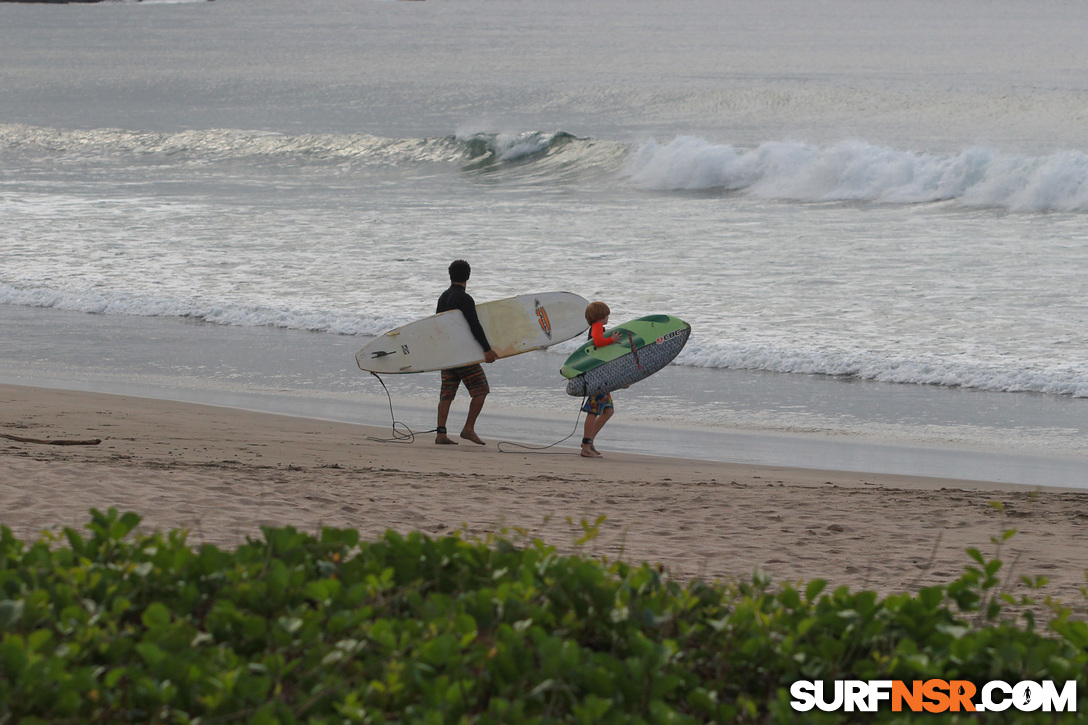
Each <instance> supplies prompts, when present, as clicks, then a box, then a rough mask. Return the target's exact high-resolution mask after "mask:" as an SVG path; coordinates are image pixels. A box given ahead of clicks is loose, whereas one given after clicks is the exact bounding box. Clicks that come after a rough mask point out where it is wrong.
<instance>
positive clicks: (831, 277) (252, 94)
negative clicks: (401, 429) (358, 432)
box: [0, 0, 1088, 485]
mask: <svg viewBox="0 0 1088 725" xmlns="http://www.w3.org/2000/svg"><path fill="white" fill-rule="evenodd" d="M1084 27H1088V6H1086V5H1084V4H1080V3H1067V2H1057V1H1047V0H1044V1H1043V2H1027V1H1026V0H997V1H996V2H995V1H992V0H986V1H985V2H983V1H981V0H979V1H974V2H972V1H969V0H968V1H965V2H956V3H943V2H936V1H935V0H902V1H901V2H895V3H874V2H862V1H860V0H859V1H856V2H855V1H851V0H831V1H830V2H826V3H818V4H816V3H811V2H805V0H781V1H778V0H771V1H769V2H762V3H724V2H719V1H717V0H690V1H689V0H678V1H677V2H670V3H661V2H653V1H650V0H632V1H630V2H624V3H611V2H604V1H603V0H578V1H577V2H575V1H573V0H569V1H568V0H556V1H554V2H551V1H548V2H537V3H529V2H510V1H509V0H466V1H464V2H441V1H439V0H427V1H426V2H394V1H388V2H386V1H382V0H316V1H315V2H309V3H305V4H300V3H295V2H289V1H288V0H216V2H184V1H183V2H156V3H149V2H143V3H128V2H122V3H102V4H97V5H72V6H52V5H23V4H3V5H0V47H2V48H3V58H2V59H0V324H2V327H0V330H2V336H3V338H4V342H3V350H0V378H4V379H8V380H17V381H34V380H38V381H45V382H49V383H50V384H56V385H66V384H67V385H92V384H97V385H105V384H107V383H108V382H109V383H110V384H129V385H148V386H150V387H149V388H148V390H149V391H152V392H149V394H155V392H154V391H155V390H157V391H159V393H158V394H171V395H176V394H177V393H176V392H174V393H170V392H169V391H171V390H173V391H176V390H178V389H186V390H190V391H204V394H207V391H219V392H218V393H216V394H223V393H224V392H233V393H238V394H261V393H265V394H269V395H273V394H274V395H284V396H288V397H293V398H296V399H307V398H309V399H310V400H315V399H325V400H328V399H337V400H345V401H349V402H352V401H353V402H356V403H359V404H360V405H362V404H363V403H366V404H367V405H372V404H373V405H376V406H377V407H376V410H379V411H380V410H381V405H380V403H381V401H382V400H383V399H384V394H385V392H384V390H383V389H380V387H379V386H378V385H376V381H375V380H374V379H373V378H371V377H370V376H368V375H365V374H363V373H361V372H360V371H358V370H352V369H351V366H352V365H353V361H352V360H351V357H350V353H351V351H352V349H353V348H357V347H359V346H361V344H362V343H363V342H365V341H366V339H369V336H373V335H376V334H380V333H381V332H383V331H385V330H387V329H390V328H392V327H395V326H397V325H400V324H404V323H406V322H409V321H411V320H413V319H415V318H418V317H421V316H424V315H427V314H430V313H431V312H433V309H434V300H435V299H436V298H437V296H438V294H439V293H441V291H442V290H443V289H444V288H445V286H446V276H445V270H446V266H447V265H448V264H449V262H450V261H451V260H453V259H456V258H465V259H468V260H469V261H470V262H471V263H472V264H473V269H474V274H473V277H472V280H471V282H470V287H469V291H470V293H472V294H473V295H474V296H475V298H476V299H477V301H482V300H487V299H495V298H499V297H506V296H511V295H515V294H521V293H525V292H532V291H547V290H569V291H573V292H577V293H579V294H581V295H583V296H584V297H587V298H590V299H602V300H604V301H606V302H607V303H608V304H609V305H610V306H611V308H612V310H613V314H612V320H613V322H620V321H622V320H624V319H628V318H631V317H637V316H641V315H644V314H651V313H658V312H664V313H669V314H674V315H677V316H679V317H682V318H683V319H685V320H687V321H688V322H690V323H691V325H692V328H693V334H692V338H691V341H690V342H689V344H688V347H687V348H686V349H685V350H684V352H683V353H682V354H681V355H680V357H679V358H677V360H676V361H675V364H674V365H673V366H670V368H669V369H667V370H666V371H663V372H662V373H659V374H658V376H655V378H656V377H660V380H653V381H652V384H651V381H647V382H646V383H645V384H640V386H638V387H637V388H633V389H632V390H631V391H629V392H627V391H625V393H624V395H625V396H626V399H625V400H624V399H623V397H619V398H618V402H620V403H621V405H622V408H621V411H622V413H623V417H624V419H626V420H627V421H629V422H632V423H645V424H647V425H657V426H665V427H671V428H676V427H700V428H703V429H710V430H717V431H719V432H730V433H739V434H749V433H765V434H772V435H777V434H789V435H794V436H802V437H804V436H807V437H808V438H810V439H822V440H834V441H839V442H841V441H843V440H851V441H867V440H872V441H877V442H879V443H881V444H889V445H906V446H919V447H926V448H931V449H932V448H942V447H944V448H949V447H953V448H962V449H971V450H974V451H982V452H985V451H1001V452H1010V451H1011V452H1014V453H1016V454H1018V455H1023V456H1028V457H1033V458H1038V459H1062V460H1069V461H1082V462H1083V461H1084V460H1086V459H1088V442H1086V441H1088V437H1086V436H1085V433H1088V407H1086V406H1088V400H1085V399H1086V398H1088V325H1086V322H1088V272H1086V271H1085V270H1086V269H1088V264H1086V263H1088V125H1086V124H1085V123H1084V119H1085V116H1086V113H1088V85H1086V83H1085V81H1084V73H1083V69H1084V67H1085V64H1086V62H1088V49H1086V46H1085V45H1084V43H1083V38H1082V32H1083V28H1084ZM88 313H89V314H88ZM73 315H74V316H73ZM28 316H29V317H28ZM89 320H93V324H92V323H90V322H88V321H89ZM193 325H199V326H201V330H202V331H201V332H200V333H199V334H197V333H195V332H194V328H193ZM149 326H150V327H149ZM137 331H138V332H137ZM93 334H98V335H99V337H98V338H95V339H90V338H88V337H87V336H88V335H93ZM252 334H259V335H261V336H262V337H261V338H260V339H261V340H264V341H265V342H262V343H261V344H260V346H259V350H258V349H254V350H253V351H252V353H251V357H250V358H248V359H247V358H246V353H245V349H246V348H245V345H246V344H249V343H251V342H252V341H253V339H254V338H252V337H251V335H252ZM266 334H272V335H275V336H276V337H274V338H272V339H273V340H275V342H267V338H265V337H263V336H264V335H266ZM130 336H131V337H130ZM149 339H150V340H155V341H157V342H155V343H151V342H148V340H149ZM77 340H78V344H77V343H76V341H77ZM169 340H186V341H187V342H189V343H190V345H189V347H186V349H185V350H184V352H182V351H179V350H177V349H176V346H167V345H164V344H163V343H162V342H161V341H169ZM569 348H570V344H568V345H559V346H557V347H556V348H554V349H553V350H551V351H549V352H547V353H542V354H539V355H536V354H534V355H532V356H525V357H526V358H530V357H531V358H532V359H531V360H527V361H521V362H518V363H515V362H514V361H502V362H500V363H496V364H495V365H494V366H491V367H490V368H489V373H491V375H492V380H493V387H494V389H495V392H494V394H493V397H492V400H493V401H494V402H493V403H490V404H489V405H492V406H494V407H495V409H496V411H498V410H503V411H506V412H507V413H509V414H512V415H515V414H518V415H520V416H521V417H523V418H526V419H530V420H534V419H546V418H554V419H556V420H562V419H563V418H564V416H567V415H568V414H570V416H571V417H573V415H574V414H576V412H577V407H576V401H573V400H571V399H569V398H566V397H565V396H563V394H562V383H563V381H562V380H561V379H560V378H559V377H558V374H557V370H558V367H559V365H560V364H561V363H562V360H563V356H564V354H565V353H566V352H569ZM87 349H95V350H100V351H105V353H104V354H99V355H97V356H95V357H89V356H87V355H86V354H85V353H84V352H83V351H85V350H87ZM227 349H229V350H231V351H232V352H231V353H230V355H229V356H228V355H227V353H226V352H225V350H227ZM238 350H241V351H242V352H240V353H239V352H238ZM300 351H305V353H306V354H307V355H309V354H315V355H316V358H315V359H313V360H311V359H310V358H306V357H305V355H301V353H300ZM238 355H240V357H238ZM300 355H301V357H300ZM226 357H230V359H231V362H230V364H229V365H226V364H224V363H223V361H224V360H225V359H226ZM258 357H259V358H260V359H259V360H258V359H257V358H258ZM302 358H305V359H307V360H310V362H308V363H307V364H306V365H304V366H301V367H299V368H298V369H296V367H295V366H296V364H297V361H298V360H299V359H302ZM182 359H184V362H180V361H181V360H182ZM503 366H505V367H503ZM553 368H554V371H555V372H554V374H553ZM277 370H280V371H291V372H289V373H284V374H283V375H277V374H276V373H275V371H277ZM110 381H112V382H110ZM385 382H386V384H387V386H389V388H390V389H391V394H392V396H393V398H394V401H395V404H396V405H400V406H405V409H408V410H412V411H417V410H418V413H417V412H413V415H414V416H418V417H417V419H416V420H415V421H413V425H415V426H416V427H418V428H420V429H422V428H425V427H429V426H430V425H433V423H432V421H431V420H430V419H429V416H430V413H429V412H426V413H425V412H424V411H427V410H428V407H429V406H430V404H431V403H430V400H431V398H433V396H434V392H435V391H434V390H433V388H434V387H435V386H434V381H433V380H430V379H427V378H424V377H423V376H401V377H400V379H395V380H388V379H387V380H386V381H385ZM557 390H558V391H559V392H558V393H556V391H557ZM164 391H166V392H164ZM572 404H573V406H574V407H573V408H572ZM515 411H518V413H515ZM367 415H370V414H369V413H368V414H367ZM375 416H376V418H375V419H374V420H368V422H373V423H376V424H380V423H382V422H383V420H384V419H383V418H382V414H381V413H376V414H375ZM618 420H619V416H617V421H618ZM522 433H523V435H524V436H525V437H528V438H533V437H547V435H548V434H549V433H550V431H549V432H544V431H542V430H534V429H533V428H532V426H526V427H524V428H523V429H522ZM629 447H630V448H631V449H634V450H652V451H653V450H656V449H655V448H654V447H653V445H652V443H651V442H647V441H645V440H641V441H640V440H639V439H638V435H637V434H632V440H631V441H630V444H629ZM657 452H669V451H668V450H665V451H657ZM718 455H721V456H722V457H726V458H730V457H732V458H736V457H738V455H739V454H738V453H737V452H736V451H732V452H729V451H727V452H724V453H721V452H719V453H718ZM976 460H977V459H976ZM1071 466H1072V464H1071ZM1072 470H1075V469H1074V468H1072V467H1070V468H1067V469H1066V470H1065V473H1062V474H1060V475H1061V476H1062V477H1064V478H1065V479H1069V477H1070V475H1071V474H1070V473H1069V471H1072ZM1063 482H1065V483H1078V484H1079V483H1084V485H1088V476H1086V477H1085V478H1084V479H1082V480H1081V481H1068V480H1063V481H1056V483H1063Z"/></svg>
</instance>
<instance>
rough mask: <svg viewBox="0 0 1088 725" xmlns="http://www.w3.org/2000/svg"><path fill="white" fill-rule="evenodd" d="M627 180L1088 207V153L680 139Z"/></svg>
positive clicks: (794, 194)
mask: <svg viewBox="0 0 1088 725" xmlns="http://www.w3.org/2000/svg"><path fill="white" fill-rule="evenodd" d="M627 174H628V176H629V177H630V179H631V180H632V181H633V182H634V183H635V184H637V185H638V186H640V187H641V188H644V189H649V190H656V191H672V190H705V189H723V190H727V191H738V192H743V193H745V194H749V195H751V196H753V197H757V198H763V199H782V200H790V201H813V202H824V201H870V202H878V203H900V204H902V203H906V204H911V203H923V202H937V201H947V200H955V201H957V202H958V203H960V204H962V205H963V206H971V207H995V208H1001V209H1010V210H1013V211H1018V212H1033V211H1052V210H1057V211H1066V212H1082V211H1088V155H1085V154H1084V153H1083V152H1081V151H1067V152H1063V153H1058V154H1053V155H1051V156H1046V157H1026V156H1012V155H1009V154H1002V153H998V152H997V151H994V150H992V149H986V148H971V149H966V150H964V151H962V152H960V153H959V154H955V155H945V154H934V153H925V152H917V151H907V150H899V149H891V148H886V147H882V146H874V145H871V144H867V143H865V142H862V141H844V142H842V143H839V144H836V145H833V146H828V147H819V146H812V145H808V144H803V143H797V142H778V141H776V142H767V143H763V144H761V145H760V146H758V147H756V148H753V149H737V148H734V147H733V146H730V145H721V144H712V143H709V142H708V141H706V140H704V139H701V138H695V137H689V136H685V137H677V138H675V139H674V140H672V141H670V142H669V143H667V144H658V143H657V142H655V141H651V142H649V143H646V144H644V145H643V146H642V147H641V148H639V149H638V150H637V151H636V152H635V153H634V154H633V155H632V158H631V160H630V163H629V166H628V169H627Z"/></svg>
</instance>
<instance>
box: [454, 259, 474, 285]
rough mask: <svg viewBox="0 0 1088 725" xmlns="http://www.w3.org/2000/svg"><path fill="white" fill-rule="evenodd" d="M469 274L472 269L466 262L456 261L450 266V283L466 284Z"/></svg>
mask: <svg viewBox="0 0 1088 725" xmlns="http://www.w3.org/2000/svg"><path fill="white" fill-rule="evenodd" d="M471 274H472V267H470V266H469V265H468V262H466V261H465V260H463V259H458V260H457V261H456V262H454V263H453V264H451V265H450V282H461V283H464V282H468V278H469V275H471Z"/></svg>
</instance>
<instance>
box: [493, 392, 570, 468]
mask: <svg viewBox="0 0 1088 725" xmlns="http://www.w3.org/2000/svg"><path fill="white" fill-rule="evenodd" d="M588 397H589V396H588V395H583V396H582V403H581V405H579V406H578V415H576V416H575V417H574V430H572V431H571V432H570V433H569V434H567V436H566V437H565V438H561V439H559V440H557V441H556V442H555V443H549V444H548V445H546V446H530V445H528V444H526V443H514V442H513V441H499V442H498V443H496V444H495V448H497V449H498V451H499V453H514V451H504V450H503V449H502V447H503V446H504V445H507V446H514V447H515V448H521V449H522V450H523V451H528V452H529V453H537V454H539V455H544V456H556V455H564V456H566V455H570V454H569V453H567V452H566V451H551V452H548V453H545V452H544V451H547V450H548V449H549V448H554V447H556V446H557V445H559V444H560V443H562V442H563V441H568V440H570V439H571V438H572V437H573V436H574V435H575V434H576V433H577V432H578V422H579V421H580V420H582V408H584V407H585V405H586V400H587V398H588Z"/></svg>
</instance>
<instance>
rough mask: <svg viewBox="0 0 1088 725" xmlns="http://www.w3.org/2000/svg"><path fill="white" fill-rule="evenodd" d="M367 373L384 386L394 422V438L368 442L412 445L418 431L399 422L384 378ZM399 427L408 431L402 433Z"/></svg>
mask: <svg viewBox="0 0 1088 725" xmlns="http://www.w3.org/2000/svg"><path fill="white" fill-rule="evenodd" d="M367 372H370V374H371V375H373V376H374V377H376V378H377V379H378V382H379V383H381V384H382V390H384V391H385V398H386V400H387V401H389V418H390V420H391V421H392V429H393V437H392V438H378V437H376V436H367V437H366V439H367V440H368V441H375V442H377V443H412V442H414V441H415V439H416V435H417V431H414V430H412V429H411V428H409V427H408V426H407V425H405V424H404V423H401V422H400V421H399V420H397V414H396V413H394V412H393V396H392V394H391V393H390V392H389V388H387V387H386V386H385V381H384V380H382V377H381V376H380V375H378V374H377V373H375V372H372V371H367ZM397 426H400V427H401V428H403V429H404V431H407V432H402V431H400V430H398V429H397ZM437 430H438V429H437V428H432V429H431V430H423V431H418V433H419V434H422V433H434V432H436V431H437Z"/></svg>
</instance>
